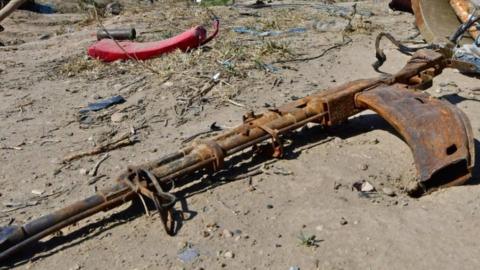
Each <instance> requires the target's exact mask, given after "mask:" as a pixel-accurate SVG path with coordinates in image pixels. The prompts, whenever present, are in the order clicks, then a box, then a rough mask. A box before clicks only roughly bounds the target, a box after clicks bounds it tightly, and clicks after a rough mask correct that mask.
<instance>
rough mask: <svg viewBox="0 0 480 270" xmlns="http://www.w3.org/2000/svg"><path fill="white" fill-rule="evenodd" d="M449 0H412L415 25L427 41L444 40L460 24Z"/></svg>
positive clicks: (436, 41) (437, 41)
mask: <svg viewBox="0 0 480 270" xmlns="http://www.w3.org/2000/svg"><path fill="white" fill-rule="evenodd" d="M449 1H450V0H412V8H413V12H414V14H415V19H416V24H417V27H418V29H419V30H420V32H421V34H422V36H423V38H425V40H427V42H429V43H441V42H444V41H446V40H447V39H448V37H449V36H450V35H451V34H452V33H454V32H455V30H457V28H458V27H459V26H460V21H459V20H458V18H457V15H456V14H455V12H454V10H453V9H452V6H450V2H449Z"/></svg>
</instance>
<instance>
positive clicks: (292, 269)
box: [288, 265, 300, 270]
mask: <svg viewBox="0 0 480 270" xmlns="http://www.w3.org/2000/svg"><path fill="white" fill-rule="evenodd" d="M288 270H300V267H298V266H296V265H295V266H290V268H288Z"/></svg>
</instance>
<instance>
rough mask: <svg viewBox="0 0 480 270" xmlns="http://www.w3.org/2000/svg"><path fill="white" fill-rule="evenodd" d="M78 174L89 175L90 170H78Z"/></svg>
mask: <svg viewBox="0 0 480 270" xmlns="http://www.w3.org/2000/svg"><path fill="white" fill-rule="evenodd" d="M78 173H79V174H80V175H87V174H88V170H87V169H85V168H81V169H80V170H78Z"/></svg>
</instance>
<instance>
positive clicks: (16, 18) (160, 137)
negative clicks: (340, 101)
mask: <svg viewBox="0 0 480 270" xmlns="http://www.w3.org/2000/svg"><path fill="white" fill-rule="evenodd" d="M60 2H61V1H56V3H57V4H58V5H60V6H61V7H62V8H64V9H63V11H65V12H69V13H64V14H54V15H39V14H33V13H30V12H25V11H19V12H16V13H15V14H14V15H13V16H11V17H10V18H9V19H7V20H5V21H4V22H3V23H2V25H3V26H4V27H5V29H6V30H5V32H2V33H0V41H1V42H3V43H4V44H5V46H3V47H0V78H1V84H0V96H1V98H0V120H1V121H0V146H2V147H3V149H0V159H1V161H0V162H1V165H0V204H1V205H0V224H2V225H6V224H7V223H9V222H13V223H18V224H22V223H24V222H27V221H29V220H31V219H32V218H36V217H39V216H40V215H42V214H45V213H48V212H51V211H53V210H55V209H58V208H60V207H62V206H65V205H66V204H68V203H71V202H74V201H75V200H77V199H81V198H84V197H86V196H88V195H90V194H93V193H94V192H95V190H96V189H97V188H103V187H108V186H110V185H111V184H112V181H113V179H114V178H115V176H116V175H118V173H119V172H120V171H121V170H123V169H125V168H126V167H127V166H128V165H131V164H141V163H142V162H146V161H149V160H153V159H155V158H157V157H159V156H161V155H163V154H164V153H168V152H172V151H174V150H176V149H178V148H179V147H181V145H182V140H184V139H185V138H187V137H189V136H190V135H192V134H195V133H197V132H198V131H202V130H205V129H208V127H209V126H210V125H211V124H212V123H213V122H216V123H217V125H219V126H224V127H232V126H235V125H237V124H240V123H241V116H242V115H243V114H244V113H245V112H247V111H248V110H249V109H250V108H251V109H254V110H256V111H262V110H265V109H266V108H265V107H266V106H267V105H268V104H269V105H280V104H282V103H286V102H288V101H291V100H292V99H295V98H296V97H302V96H304V95H307V94H309V93H312V92H314V91H317V90H319V89H323V88H325V87H328V86H332V85H336V84H339V83H341V82H346V81H349V80H353V79H359V78H368V77H374V76H377V74H376V73H375V72H374V71H373V69H372V68H371V66H370V64H371V63H372V62H373V61H374V51H373V41H374V37H375V34H376V33H378V32H380V31H387V32H391V33H393V34H395V35H396V36H397V37H399V38H400V39H407V38H409V37H411V36H412V35H415V33H416V29H415V27H414V19H413V17H412V16H411V15H409V14H402V13H397V12H392V11H389V10H388V7H387V1H362V2H358V8H359V9H361V10H367V11H371V12H373V14H366V15H365V16H364V17H361V18H358V17H357V18H356V19H357V21H358V20H360V23H358V24H356V25H355V27H354V29H353V30H352V31H346V32H345V33H344V34H342V33H340V32H338V31H334V32H319V31H318V30H316V29H315V27H314V26H315V24H316V23H317V22H318V21H321V20H322V18H323V17H322V16H327V17H329V18H330V19H334V20H337V19H338V16H328V14H327V15H326V14H325V12H324V11H321V10H319V9H315V8H314V7H312V5H313V4H317V2H313V1H309V2H306V4H307V5H297V6H284V7H279V8H275V9H260V10H248V9H247V10H243V9H239V8H228V7H213V8H212V10H213V11H214V12H215V13H216V14H217V15H219V16H220V18H221V19H222V30H221V31H222V32H221V34H220V36H219V37H218V38H217V39H215V40H214V41H213V42H212V43H210V44H209V46H210V47H211V49H210V50H202V51H197V52H194V53H192V54H190V55H185V54H182V53H176V54H175V55H173V56H168V57H163V58H159V59H156V60H152V61H150V62H147V63H146V64H147V65H148V67H150V68H153V69H154V70H157V71H158V72H152V71H151V69H149V68H146V67H145V66H143V65H141V64H137V63H132V62H131V61H129V62H122V63H113V64H104V63H99V62H97V61H94V60H87V59H86V57H85V55H86V48H87V47H88V46H89V45H90V44H91V43H92V42H94V40H95V36H94V33H95V31H96V29H97V24H96V22H95V20H92V19H91V18H89V15H87V14H86V12H81V11H78V10H76V9H75V8H73V7H72V6H74V5H73V4H71V3H69V1H65V3H63V4H60ZM71 2H74V1H71ZM147 2H148V1H143V2H142V1H138V2H137V1H135V2H133V3H132V2H130V3H129V4H128V5H126V8H125V11H124V13H123V14H122V15H120V16H114V17H112V16H109V17H106V18H104V19H102V21H103V23H104V24H105V25H106V26H116V25H121V26H125V25H127V26H128V25H132V26H135V27H136V28H137V30H139V32H140V33H141V34H140V36H141V38H142V39H143V40H155V39H161V38H162V37H163V36H166V35H170V34H171V33H178V32H181V31H182V29H186V28H188V27H190V26H193V25H195V24H198V23H203V24H207V26H208V17H207V16H206V12H205V9H203V8H201V7H195V6H187V5H186V4H185V3H176V4H173V3H165V2H156V3H155V4H153V5H149V4H148V3H147ZM296 3H298V2H296ZM302 3H303V2H302ZM318 3H320V2H318ZM351 4H352V3H342V5H345V6H351ZM242 12H243V13H245V14H248V13H251V14H253V13H254V14H257V15H258V17H253V16H251V14H250V15H249V16H247V15H245V14H243V15H241V14H240V13H242ZM262 20H271V21H272V22H274V23H275V22H277V25H275V24H272V26H274V27H277V28H278V29H283V30H285V29H288V28H292V27H306V28H307V31H306V32H305V33H295V34H290V35H281V36H279V37H271V38H265V39H260V38H258V37H252V36H248V35H240V34H238V33H234V32H233V31H232V28H233V27H235V26H242V25H245V24H247V25H255V24H256V23H259V22H260V21H262ZM275 20H278V21H275ZM263 25H264V26H265V21H263ZM165 29H168V30H165ZM151 30H158V31H157V32H155V31H151ZM148 31H151V32H150V33H145V32H148ZM142 32H144V33H143V34H142ZM342 35H347V36H349V37H350V38H351V39H352V42H351V43H349V44H348V45H345V46H342V47H340V48H338V49H334V50H331V51H329V52H328V53H327V54H325V55H324V56H323V57H321V58H318V59H315V60H312V61H302V62H290V63H287V64H276V65H274V66H275V67H276V68H278V71H276V72H268V71H266V70H265V69H262V68H258V67H257V68H255V61H254V60H255V59H252V58H250V57H251V55H249V54H248V53H246V54H245V55H246V56H245V57H244V59H240V58H238V59H237V60H238V65H239V68H238V73H235V72H233V73H232V72H230V73H228V71H227V70H225V68H224V66H222V65H221V64H218V61H225V60H228V59H229V52H228V51H227V49H226V46H225V44H227V43H226V40H230V41H231V42H234V43H235V44H237V45H239V46H238V47H237V50H239V49H238V48H247V49H249V48H253V47H250V46H256V45H255V44H257V43H259V42H263V43H262V44H265V42H268V41H269V40H274V41H275V42H277V43H276V44H284V45H285V46H286V47H288V50H289V51H291V52H292V53H293V54H295V55H298V56H303V57H305V56H312V55H317V54H319V53H320V52H321V51H322V50H324V49H326V48H328V47H329V46H331V45H332V44H335V43H339V42H341V41H342ZM232 40H233V41H232ZM228 44H233V43H228ZM262 46H263V45H262ZM386 48H387V50H386V52H387V55H388V56H389V62H388V64H387V65H386V66H385V70H387V71H391V72H393V71H394V70H398V69H399V68H400V67H401V66H402V65H403V64H404V63H405V61H406V60H407V59H408V57H406V56H404V55H401V54H399V53H398V52H397V51H396V50H394V49H393V47H391V46H390V45H386ZM252 50H253V49H252ZM277 51H281V50H277ZM278 57H281V55H280V54H279V53H278V52H277V53H274V54H272V55H268V56H265V58H262V61H265V62H267V61H268V60H272V59H273V60H274V59H275V58H278ZM198 59H200V60H198ZM202 59H208V63H204V62H202ZM267 63H268V62H267ZM242 65H243V66H242ZM169 70H173V71H174V72H170V73H169V72H168V71H169ZM177 71H178V72H177ZM218 72H220V78H221V79H222V80H223V81H222V83H220V84H217V85H216V86H215V87H214V88H213V89H212V91H210V92H209V93H207V94H206V95H205V96H204V97H202V98H201V99H200V100H197V101H195V102H194V103H193V104H191V105H190V106H185V105H184V104H183V103H182V102H181V101H182V97H183V96H187V97H188V95H189V92H191V91H193V90H192V86H193V89H195V88H197V89H198V88H201V87H202V85H204V84H205V83H206V82H208V80H209V79H208V78H210V77H211V76H213V75H214V74H216V73H218ZM477 87H478V81H477V80H476V79H473V78H468V77H465V76H463V75H461V74H459V73H458V72H455V71H446V72H445V73H444V74H442V75H441V76H439V77H438V78H437V79H436V81H435V85H434V87H432V88H431V89H430V90H429V92H430V93H431V94H432V95H434V96H438V97H442V96H443V97H448V98H449V100H452V101H453V102H455V103H456V105H457V106H458V107H459V108H461V109H462V110H463V111H464V112H465V113H466V114H467V115H468V117H469V118H470V120H471V123H472V126H473V129H474V134H475V137H476V138H477V139H478V138H479V136H480V132H479V128H480V119H479V118H478V115H479V114H480V106H478V100H476V99H475V98H476V97H477V98H479V96H475V95H474V93H476V92H473V91H472V90H473V89H475V88H477ZM118 94H120V95H122V96H124V97H125V98H126V99H127V102H126V103H125V104H122V105H118V106H114V107H112V108H109V109H107V110H104V111H101V112H98V113H96V114H94V115H93V116H92V117H91V118H89V119H86V120H85V119H82V118H80V116H79V114H78V111H79V109H80V108H82V107H84V106H86V105H87V104H88V103H89V102H93V101H95V100H96V99H99V98H105V97H110V96H113V95H118ZM229 99H230V100H234V101H235V102H236V103H238V104H243V105H245V107H240V106H236V105H234V104H232V103H229V102H228V100H229ZM119 112H120V113H122V114H123V115H122V117H121V119H122V121H120V122H112V120H111V115H112V114H114V113H119ZM140 126H141V127H143V128H141V129H138V130H137V136H138V139H139V141H140V142H139V143H137V144H135V145H133V146H128V147H124V148H121V149H118V150H115V151H111V152H110V157H109V158H108V159H107V160H105V162H103V163H102V164H101V166H100V168H99V174H101V175H105V177H103V178H100V179H99V180H98V181H97V182H95V183H94V184H89V180H90V177H89V176H87V175H85V171H86V170H90V169H91V168H92V167H93V166H94V164H95V163H96V162H97V161H98V160H99V159H100V158H101V157H102V155H96V156H92V157H85V158H82V159H80V160H77V161H73V162H71V163H70V164H69V165H68V166H62V165H61V160H62V158H63V157H64V156H66V155H67V154H69V153H71V152H73V151H78V150H82V149H89V148H92V147H94V145H95V144H98V143H101V142H102V141H105V140H108V139H110V138H111V137H113V136H115V135H118V134H121V133H123V132H128V131H129V130H130V129H131V128H132V127H140ZM291 139H292V140H294V141H295V142H296V143H295V145H294V146H295V147H291V148H289V150H288V152H287V156H286V158H285V159H282V160H278V161H276V162H274V163H270V164H269V165H266V166H265V167H264V169H263V173H262V174H260V175H256V176H253V177H252V178H251V180H250V181H249V179H240V180H236V181H224V182H219V183H216V182H214V181H213V180H212V179H204V181H207V182H208V181H211V182H212V184H211V185H210V186H209V187H208V188H205V189H198V188H195V187H192V188H190V189H189V190H188V191H187V192H186V196H185V197H186V202H187V204H188V209H189V213H188V214H187V215H186V217H188V219H187V220H185V221H184V222H183V224H182V226H181V228H180V230H179V232H178V234H177V235H176V236H174V237H169V236H167V235H166V234H165V232H164V231H163V229H162V226H161V222H160V220H159V217H158V216H157V215H153V216H150V217H147V216H145V215H144V212H143V209H142V207H138V206H137V205H136V204H134V205H130V204H128V205H126V206H124V207H121V208H119V209H116V210H112V211H110V212H107V213H103V214H98V215H95V216H93V217H90V218H88V219H86V220H84V221H82V222H80V223H78V224H76V225H74V226H70V227H68V228H65V229H64V230H62V233H59V234H57V235H55V237H49V238H47V239H46V241H44V242H43V243H42V244H40V245H38V246H37V247H33V248H31V249H29V250H28V252H26V254H24V255H23V257H22V259H21V260H19V261H17V263H16V265H15V267H16V268H19V269H72V270H78V269H295V268H290V267H299V268H300V269H478V267H479V266H480V251H479V249H478V243H479V241H480V236H479V235H478V227H479V226H480V200H479V199H480V187H479V186H478V185H477V182H478V180H479V178H478V177H479V175H478V173H477V172H475V176H474V179H473V180H472V181H471V182H470V184H468V185H465V186H460V187H453V188H448V189H445V190H441V191H438V192H434V193H433V194H430V195H427V196H424V197H422V198H420V199H413V198H410V197H408V196H407V195H406V194H405V193H404V192H403V191H402V189H401V186H400V184H399V183H402V182H405V181H408V180H409V179H412V178H413V177H414V176H415V168H414V165H413V159H412V156H411V153H410V150H409V148H408V146H407V145H406V144H405V143H404V142H403V141H402V140H401V138H399V137H398V136H397V135H396V134H395V132H394V131H393V130H392V128H391V127H390V126H389V125H388V124H387V123H386V122H385V121H383V120H382V119H381V118H380V117H378V116H377V115H375V114H373V113H372V112H366V113H363V114H362V115H360V116H356V117H353V118H352V119H351V121H349V122H348V123H347V124H345V125H341V126H338V127H335V128H332V129H329V130H328V131H325V130H322V129H321V128H319V127H312V128H310V129H308V130H305V131H304V132H303V133H301V134H298V135H296V136H294V137H292V138H291ZM323 140H325V142H324V143H321V144H317V145H315V143H316V142H319V141H323ZM477 145H478V141H477ZM310 146H311V147H310ZM8 147H10V149H6V148H8ZM298 149H303V150H298ZM253 166H257V165H255V164H253V165H252V164H246V165H245V166H244V167H246V168H251V167H253ZM234 176H235V175H229V174H226V175H225V179H227V180H228V179H229V178H231V177H234ZM359 180H367V181H369V182H370V183H372V185H373V186H375V187H376V189H377V190H379V191H380V192H378V193H374V194H372V195H371V196H367V197H366V196H360V195H359V193H358V192H357V191H352V189H351V185H352V183H354V182H355V181H359ZM252 187H253V188H252ZM384 188H390V189H392V190H393V191H394V192H395V193H396V196H394V197H390V196H387V195H385V194H384V193H382V192H381V191H382V190H383V189H384ZM32 191H33V193H38V194H40V195H38V194H37V195H35V194H33V193H32ZM302 234H303V235H305V236H312V235H314V236H315V239H316V240H318V241H316V242H315V243H314V245H312V246H308V245H302V244H301V241H300V240H299V238H301V237H300V235H302ZM186 248H192V249H193V250H195V251H196V252H198V254H199V256H198V257H196V258H195V259H194V260H192V261H190V262H182V261H180V260H179V258H178V254H179V253H181V252H182V251H184V250H185V249H186Z"/></svg>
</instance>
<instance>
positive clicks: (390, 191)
mask: <svg viewBox="0 0 480 270" xmlns="http://www.w3.org/2000/svg"><path fill="white" fill-rule="evenodd" d="M382 191H383V193H385V195H387V196H390V197H395V195H396V194H395V191H394V190H393V189H391V188H388V187H384V188H383V189H382Z"/></svg>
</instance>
